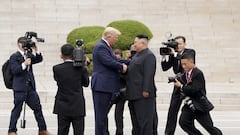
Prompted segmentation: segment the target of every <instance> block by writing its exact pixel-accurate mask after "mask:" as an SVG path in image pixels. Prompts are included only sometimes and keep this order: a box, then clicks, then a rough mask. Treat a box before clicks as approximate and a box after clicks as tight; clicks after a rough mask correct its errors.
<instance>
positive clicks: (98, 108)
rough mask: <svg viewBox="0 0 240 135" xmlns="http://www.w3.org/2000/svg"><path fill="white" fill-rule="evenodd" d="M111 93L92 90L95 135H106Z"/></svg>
mask: <svg viewBox="0 0 240 135" xmlns="http://www.w3.org/2000/svg"><path fill="white" fill-rule="evenodd" d="M111 97H112V93H107V92H98V91H94V90H93V104H94V113H95V135H108V134H109V132H108V112H109V110H110V108H111V107H110V101H111Z"/></svg>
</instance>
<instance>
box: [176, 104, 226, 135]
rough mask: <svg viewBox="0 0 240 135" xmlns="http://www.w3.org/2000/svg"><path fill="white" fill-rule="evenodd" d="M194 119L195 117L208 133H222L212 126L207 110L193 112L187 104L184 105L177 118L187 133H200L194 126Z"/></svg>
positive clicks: (198, 134)
mask: <svg viewBox="0 0 240 135" xmlns="http://www.w3.org/2000/svg"><path fill="white" fill-rule="evenodd" d="M194 119H196V120H197V121H198V122H199V123H200V124H201V125H202V126H203V128H205V129H206V130H207V131H208V133H210V135H222V132H221V130H219V129H218V128H216V127H214V126H213V121H212V118H211V116H210V114H209V112H204V113H203V112H199V111H195V112H193V111H192V110H191V109H190V108H189V107H188V106H187V105H184V106H183V109H182V113H181V116H180V119H179V124H180V126H181V128H182V129H183V130H184V131H185V132H187V133H188V134H189V135H202V133H201V132H200V131H199V130H198V129H196V127H195V126H194Z"/></svg>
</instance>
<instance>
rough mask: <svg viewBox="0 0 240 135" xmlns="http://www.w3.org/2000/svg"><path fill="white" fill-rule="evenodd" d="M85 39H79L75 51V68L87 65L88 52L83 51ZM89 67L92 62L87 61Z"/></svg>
mask: <svg viewBox="0 0 240 135" xmlns="http://www.w3.org/2000/svg"><path fill="white" fill-rule="evenodd" d="M83 44H84V43H83V39H77V40H76V45H77V47H76V48H75V49H74V50H73V59H74V62H73V66H74V67H84V66H85V63H86V56H85V54H86V51H84V50H83V48H82V47H83ZM86 64H87V65H86V66H88V65H89V64H90V61H87V63H86Z"/></svg>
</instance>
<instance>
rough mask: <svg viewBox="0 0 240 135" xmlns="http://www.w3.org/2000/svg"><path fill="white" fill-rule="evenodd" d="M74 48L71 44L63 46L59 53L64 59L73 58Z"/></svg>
mask: <svg viewBox="0 0 240 135" xmlns="http://www.w3.org/2000/svg"><path fill="white" fill-rule="evenodd" d="M73 50H74V47H73V46H72V45H71V44H64V45H63V46H62V47H61V53H62V55H63V56H65V57H72V56H73Z"/></svg>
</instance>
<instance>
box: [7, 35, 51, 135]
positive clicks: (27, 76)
mask: <svg viewBox="0 0 240 135" xmlns="http://www.w3.org/2000/svg"><path fill="white" fill-rule="evenodd" d="M26 41H27V39H26V38H25V37H20V38H19V39H18V48H19V49H18V51H17V52H16V53H14V54H12V55H11V57H10V65H11V71H12V74H13V94H14V108H13V109H12V112H11V118H10V124H9V129H8V135H17V133H16V132H17V128H16V124H17V120H18V119H19V117H20V113H21V111H22V105H23V102H25V103H26V104H27V105H28V106H29V107H30V108H31V109H32V110H33V112H34V115H35V118H36V121H37V124H38V128H39V135H50V133H49V132H48V131H47V126H46V122H45V120H44V117H43V113H42V106H41V104H40V100H39V96H38V93H37V92H36V85H35V80H34V75H33V70H32V64H36V63H39V62H41V61H42V59H43V58H42V55H41V53H39V52H38V50H37V46H36V45H35V46H33V47H31V48H30V45H29V44H26V43H27V42H26ZM32 49H33V50H34V52H31V51H30V50H32ZM26 50H28V51H26ZM25 52H28V53H27V56H26V54H25Z"/></svg>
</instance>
